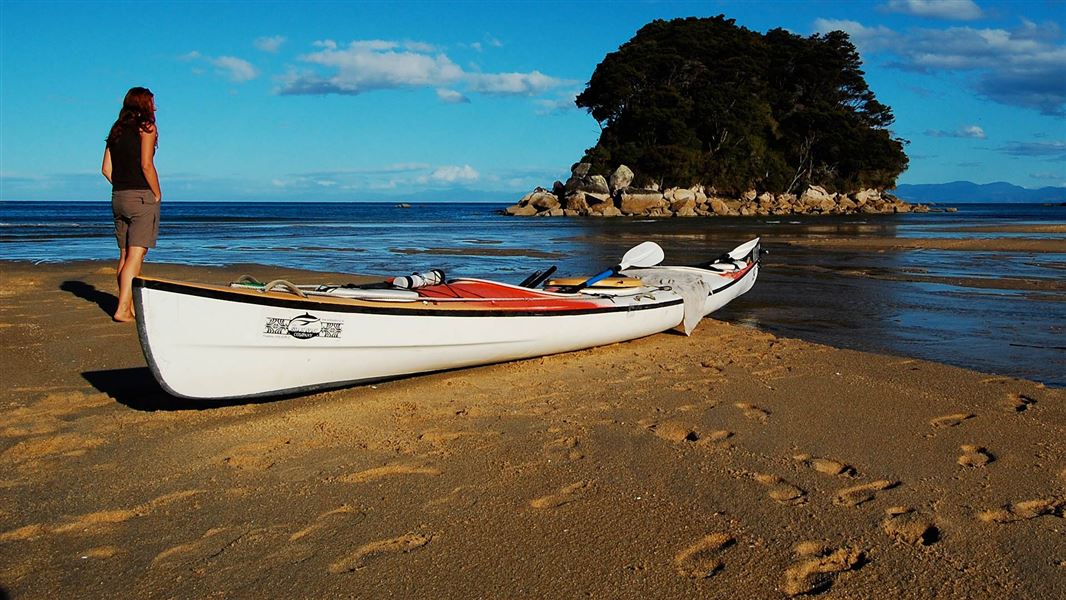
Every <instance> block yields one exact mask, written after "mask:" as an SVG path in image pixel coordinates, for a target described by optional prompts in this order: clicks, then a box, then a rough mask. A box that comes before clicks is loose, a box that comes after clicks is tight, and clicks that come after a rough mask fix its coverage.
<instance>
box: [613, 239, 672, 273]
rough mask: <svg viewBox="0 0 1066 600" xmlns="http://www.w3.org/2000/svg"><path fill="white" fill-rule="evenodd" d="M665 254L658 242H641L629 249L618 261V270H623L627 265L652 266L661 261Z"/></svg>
mask: <svg viewBox="0 0 1066 600" xmlns="http://www.w3.org/2000/svg"><path fill="white" fill-rule="evenodd" d="M664 258H666V255H665V254H664V253H663V249H662V248H660V247H659V244H656V243H655V242H643V243H641V244H637V245H636V246H633V247H632V248H630V249H629V252H626V253H625V256H623V257H622V261H621V262H620V263H618V270H619V271H624V270H625V269H628V268H629V267H654V266H655V265H657V264H659V263H661V262H663V259H664Z"/></svg>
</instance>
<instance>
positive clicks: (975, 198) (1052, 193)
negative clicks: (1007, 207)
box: [892, 181, 1066, 203]
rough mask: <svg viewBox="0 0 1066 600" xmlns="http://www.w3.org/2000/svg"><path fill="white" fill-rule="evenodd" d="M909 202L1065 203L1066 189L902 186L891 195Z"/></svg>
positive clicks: (957, 184)
mask: <svg viewBox="0 0 1066 600" xmlns="http://www.w3.org/2000/svg"><path fill="white" fill-rule="evenodd" d="M892 193H893V194H895V195H896V196H898V197H900V198H902V199H903V200H906V201H907V202H921V203H929V202H938V203H944V202H960V203H965V202H1066V187H1044V188H1040V189H1036V190H1031V189H1028V188H1023V187H1020V186H1017V185H1014V184H1011V183H1007V182H1005V181H997V182H995V183H983V184H981V183H974V182H972V181H952V182H951V183H923V184H917V185H910V184H902V185H899V186H897V187H896V189H895V190H893V191H892Z"/></svg>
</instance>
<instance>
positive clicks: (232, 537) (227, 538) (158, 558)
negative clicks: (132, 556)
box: [151, 527, 250, 568]
mask: <svg viewBox="0 0 1066 600" xmlns="http://www.w3.org/2000/svg"><path fill="white" fill-rule="evenodd" d="M249 531H250V530H249V529H246V528H235V527H216V528H214V529H208V530H207V531H205V532H204V534H203V535H202V536H200V539H198V540H194V541H192V542H189V543H186V544H178V545H177V546H173V547H171V548H167V549H166V550H164V551H162V552H160V553H159V554H156V555H155V558H153V559H152V565H151V566H152V567H162V568H166V567H186V566H188V565H191V564H193V563H197V562H207V561H209V560H211V559H213V558H216V557H218V556H221V555H222V553H223V552H225V551H226V549H228V548H230V547H232V546H233V545H234V544H236V543H237V542H238V541H240V539H241V538H242V537H244V536H245V534H247V533H248V532H249Z"/></svg>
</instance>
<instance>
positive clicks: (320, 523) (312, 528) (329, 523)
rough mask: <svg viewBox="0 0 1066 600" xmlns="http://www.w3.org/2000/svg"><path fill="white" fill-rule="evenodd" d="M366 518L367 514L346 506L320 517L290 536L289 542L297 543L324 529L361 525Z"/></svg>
mask: <svg viewBox="0 0 1066 600" xmlns="http://www.w3.org/2000/svg"><path fill="white" fill-rule="evenodd" d="M365 518H366V513H364V512H362V511H360V510H358V509H356V508H354V507H352V506H348V505H347V504H345V505H344V506H341V507H339V508H335V509H333V510H330V511H326V512H324V513H322V514H320V515H318V516H317V517H315V520H314V521H312V522H311V524H310V525H308V526H307V527H304V528H303V529H301V530H300V531H297V532H296V533H294V534H292V535H290V536H289V541H290V542H295V541H297V540H299V539H300V538H304V537H307V536H308V535H310V534H312V533H315V532H317V531H320V530H322V529H335V528H336V527H337V526H339V525H341V524H342V523H343V524H344V525H346V526H350V525H355V524H358V523H361V522H362V521H363V519H365Z"/></svg>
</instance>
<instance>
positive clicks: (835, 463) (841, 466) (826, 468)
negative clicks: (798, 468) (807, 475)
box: [792, 454, 856, 477]
mask: <svg viewBox="0 0 1066 600" xmlns="http://www.w3.org/2000/svg"><path fill="white" fill-rule="evenodd" d="M792 458H793V459H794V460H796V461H797V462H800V463H803V464H804V465H806V466H807V467H809V468H811V469H813V470H815V471H818V472H819V473H824V474H826V475H843V476H845V477H855V475H856V471H855V467H852V466H851V465H849V464H847V463H843V462H840V461H839V460H833V459H832V458H819V457H817V456H811V455H810V454H797V455H795V456H793V457H792Z"/></svg>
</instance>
